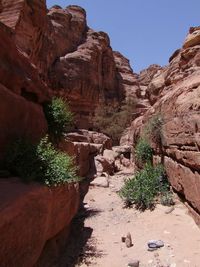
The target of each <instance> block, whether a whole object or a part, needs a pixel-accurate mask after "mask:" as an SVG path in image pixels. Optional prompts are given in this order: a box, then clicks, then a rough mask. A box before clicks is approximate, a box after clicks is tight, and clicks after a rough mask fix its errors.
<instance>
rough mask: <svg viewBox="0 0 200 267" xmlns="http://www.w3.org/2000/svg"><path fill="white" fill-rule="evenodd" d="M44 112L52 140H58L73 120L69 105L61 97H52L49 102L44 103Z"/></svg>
mask: <svg viewBox="0 0 200 267" xmlns="http://www.w3.org/2000/svg"><path fill="white" fill-rule="evenodd" d="M44 113H45V116H46V119H47V123H48V130H49V134H50V136H51V137H53V141H55V142H58V141H59V140H60V139H61V137H62V136H63V134H64V133H65V132H66V131H67V130H69V129H70V127H71V125H72V122H73V114H72V112H71V111H70V110H69V105H68V104H67V103H66V102H65V101H64V100H63V99H62V98H59V97H54V98H53V99H52V100H51V102H50V103H48V104H45V105H44Z"/></svg>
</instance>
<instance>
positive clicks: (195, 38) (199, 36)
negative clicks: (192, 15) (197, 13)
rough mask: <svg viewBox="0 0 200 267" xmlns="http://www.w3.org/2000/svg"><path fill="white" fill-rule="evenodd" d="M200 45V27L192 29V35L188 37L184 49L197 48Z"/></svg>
mask: <svg viewBox="0 0 200 267" xmlns="http://www.w3.org/2000/svg"><path fill="white" fill-rule="evenodd" d="M199 44H200V27H192V28H190V33H189V34H188V36H187V37H186V39H185V41H184V44H183V48H187V47H190V46H195V45H199Z"/></svg>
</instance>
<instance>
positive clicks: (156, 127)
mask: <svg viewBox="0 0 200 267" xmlns="http://www.w3.org/2000/svg"><path fill="white" fill-rule="evenodd" d="M162 126H163V118H162V116H161V114H156V115H154V116H153V117H152V118H151V119H150V120H149V121H148V123H147V124H146V127H145V135H146V136H147V138H148V139H149V141H152V142H154V143H156V144H161V142H162Z"/></svg>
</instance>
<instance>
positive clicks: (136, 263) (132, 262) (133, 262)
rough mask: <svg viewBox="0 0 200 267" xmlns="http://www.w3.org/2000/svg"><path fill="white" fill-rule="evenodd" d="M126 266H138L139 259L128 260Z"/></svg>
mask: <svg viewBox="0 0 200 267" xmlns="http://www.w3.org/2000/svg"><path fill="white" fill-rule="evenodd" d="M127 266H128V267H139V266H140V261H139V260H133V261H130V262H129V263H128V265H127Z"/></svg>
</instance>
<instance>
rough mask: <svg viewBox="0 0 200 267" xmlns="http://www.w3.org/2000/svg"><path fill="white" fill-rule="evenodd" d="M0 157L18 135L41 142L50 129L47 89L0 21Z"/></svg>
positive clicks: (8, 30)
mask: <svg viewBox="0 0 200 267" xmlns="http://www.w3.org/2000/svg"><path fill="white" fill-rule="evenodd" d="M0 36H1V38H0V45H1V49H0V59H1V60H0V96H1V97H0V128H1V131H0V158H1V159H2V156H3V154H4V150H5V148H6V146H7V145H8V144H9V143H10V142H11V141H12V140H13V139H14V138H17V137H24V138H28V139H31V140H32V141H38V140H39V139H40V138H41V137H42V136H43V135H44V134H45V132H46V130H47V123H46V120H45V117H44V114H43V110H42V107H41V103H43V102H44V101H46V100H47V99H48V89H47V87H46V85H45V84H44V83H43V82H42V81H41V80H40V78H39V75H38V73H37V70H36V69H35V67H34V66H32V65H31V64H30V62H29V61H28V59H27V57H25V56H24V55H23V54H22V53H20V52H19V51H18V49H17V48H16V46H15V45H14V42H13V35H12V32H11V30H10V29H9V28H7V27H6V26H5V25H3V24H1V23H0Z"/></svg>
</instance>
